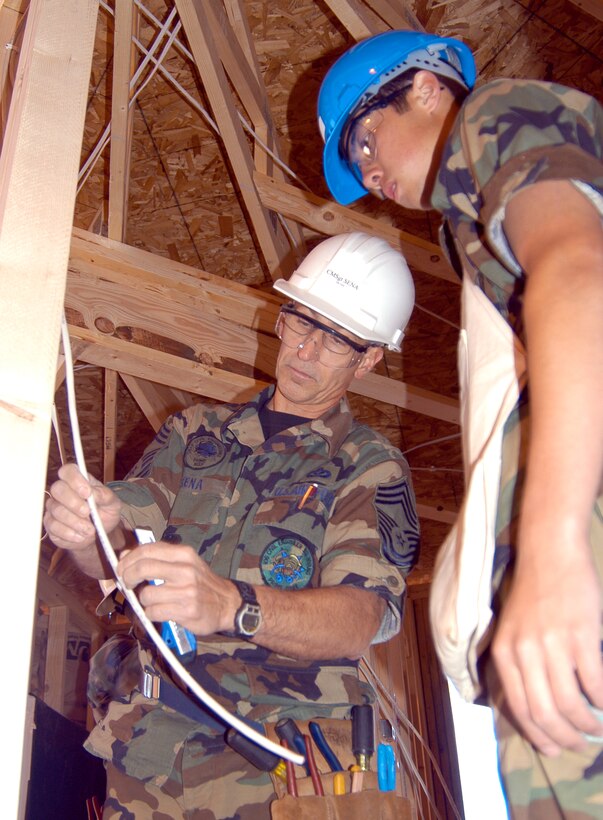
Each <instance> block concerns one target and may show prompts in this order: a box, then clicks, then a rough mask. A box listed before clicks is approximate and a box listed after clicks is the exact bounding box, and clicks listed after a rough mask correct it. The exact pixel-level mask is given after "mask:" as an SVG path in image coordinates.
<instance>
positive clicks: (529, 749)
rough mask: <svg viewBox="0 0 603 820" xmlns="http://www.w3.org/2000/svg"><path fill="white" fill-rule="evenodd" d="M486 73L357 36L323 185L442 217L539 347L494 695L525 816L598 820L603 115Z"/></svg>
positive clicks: (515, 483) (589, 101) (464, 260)
mask: <svg viewBox="0 0 603 820" xmlns="http://www.w3.org/2000/svg"><path fill="white" fill-rule="evenodd" d="M474 81H475V65H474V61H473V57H472V54H471V52H470V50H469V49H468V48H467V46H465V45H464V44H463V43H462V42H460V41H458V40H455V39H453V38H441V37H438V36H435V35H432V34H426V33H425V34H424V33H418V32H408V31H407V32H395V31H390V32H387V33H385V34H383V35H378V36H376V37H374V38H369V39H368V40H366V41H364V42H362V43H360V44H358V45H357V46H355V47H353V48H352V49H351V50H349V51H348V52H346V54H344V55H343V56H342V57H341V58H339V60H338V61H337V62H336V63H335V64H334V66H333V67H332V68H331V70H330V71H329V73H328V75H327V76H326V78H325V81H324V82H323V86H322V88H321V91H320V98H319V106H318V108H319V124H320V127H321V131H322V134H323V137H324V139H325V154H324V168H325V176H326V179H327V182H328V183H329V186H330V188H331V191H332V192H333V194H334V196H335V197H336V198H337V199H338V200H339V201H340V202H342V203H343V204H349V203H351V202H353V201H354V200H355V199H358V198H359V197H360V196H363V195H364V194H366V193H367V192H372V193H375V194H377V195H378V196H380V197H381V198H388V199H392V200H393V201H395V202H396V203H398V204H399V205H401V206H402V207H406V208H419V209H429V208H435V209H437V210H439V211H440V212H441V213H442V214H443V216H444V220H445V221H444V223H443V229H442V234H441V241H442V244H443V246H444V248H446V250H447V251H448V253H449V257H450V259H451V262H452V264H453V265H454V266H455V268H456V269H457V271H458V273H459V276H463V277H465V280H466V281H468V282H471V283H474V284H476V285H477V286H478V287H479V288H480V289H481V290H482V291H483V292H484V293H485V294H486V295H487V297H488V298H489V299H490V300H491V302H492V303H493V304H494V305H495V306H496V308H497V310H498V311H499V312H500V314H501V315H502V316H503V317H504V319H505V320H506V321H507V322H508V324H509V325H510V326H511V328H512V330H513V332H514V333H515V334H516V337H517V338H518V339H520V340H521V342H522V343H523V345H524V346H525V349H526V350H527V376H528V384H529V392H530V400H529V401H528V392H527V389H526V390H525V391H524V392H523V393H522V395H520V398H519V400H518V402H517V404H516V407H515V410H514V411H513V412H512V413H511V416H510V417H509V418H508V420H507V423H506V427H505V430H504V433H505V435H504V439H503V444H502V476H501V479H500V491H499V495H498V515H497V521H496V528H495V529H496V533H495V535H496V553H495V560H494V571H493V582H494V586H495V589H496V594H495V596H494V609H495V611H496V612H497V614H498V620H497V626H496V631H495V636H494V640H493V644H492V658H493V661H494V666H495V668H496V672H497V674H495V673H494V670H493V669H492V665H491V664H490V663H489V662H487V663H486V667H487V669H488V675H489V676H490V678H491V679H494V683H492V680H491V686H490V694H491V696H492V697H493V698H496V699H497V700H498V701H499V702H498V706H499V707H500V712H499V715H498V738H499V747H500V757H501V764H502V769H503V774H504V779H505V785H506V789H507V793H508V796H509V799H510V803H511V806H510V809H511V812H512V814H513V817H515V818H526V817H530V818H532V817H533V818H545V817H546V818H547V820H552V818H556V817H566V818H575V820H578V819H579V818H580V820H582V818H586V817H597V818H600V817H601V816H603V746H602V745H601V741H602V738H603V725H602V724H601V722H600V721H599V720H598V719H597V708H598V709H601V708H603V663H602V660H601V644H600V640H601V600H602V594H601V578H602V564H603V514H602V501H603V497H602V495H601V493H602V485H601V481H602V476H603V417H602V413H603V397H602V392H601V391H602V385H603V354H602V351H603V231H602V227H601V215H602V214H603V164H602V161H601V160H602V132H603V113H602V110H601V106H600V105H599V104H598V103H597V102H596V101H595V100H594V99H593V98H591V97H589V96H587V95H586V94H583V93H581V92H579V91H576V90H572V89H569V88H565V87H562V86H560V85H556V84H553V83H545V82H536V81H530V80H498V81H495V82H490V83H488V84H486V85H484V86H483V87H482V88H480V89H478V90H474V91H472V92H471V89H472V87H473V85H474ZM478 343H479V340H478ZM528 418H529V436H528ZM496 679H498V680H496ZM499 683H500V684H502V691H503V694H504V701H503V702H502V703H501V702H500V695H499V694H498V693H497V687H498V684H499ZM517 730H519V732H518V731H517Z"/></svg>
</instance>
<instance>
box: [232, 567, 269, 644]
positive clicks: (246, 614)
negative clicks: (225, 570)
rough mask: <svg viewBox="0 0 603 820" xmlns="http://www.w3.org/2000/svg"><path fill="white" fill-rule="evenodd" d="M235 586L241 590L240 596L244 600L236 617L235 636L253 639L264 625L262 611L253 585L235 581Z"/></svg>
mask: <svg viewBox="0 0 603 820" xmlns="http://www.w3.org/2000/svg"><path fill="white" fill-rule="evenodd" d="M233 584H234V585H235V586H236V588H237V589H238V590H239V594H240V596H241V598H242V599H243V600H242V603H241V606H240V607H239V608H238V609H237V612H236V614H235V617H234V634H235V635H236V636H237V638H245V639H246V640H247V639H249V638H253V636H254V635H255V633H256V632H257V631H258V629H259V628H260V626H261V624H262V610H261V609H260V605H259V604H258V599H257V597H256V594H255V590H254V588H253V587H252V586H251V584H246V583H245V581H234V580H233Z"/></svg>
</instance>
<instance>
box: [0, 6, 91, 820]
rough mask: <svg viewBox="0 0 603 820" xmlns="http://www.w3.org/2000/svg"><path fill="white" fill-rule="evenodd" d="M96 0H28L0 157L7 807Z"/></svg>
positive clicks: (20, 743) (15, 762) (0, 695)
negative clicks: (7, 564) (7, 631)
mask: <svg viewBox="0 0 603 820" xmlns="http://www.w3.org/2000/svg"><path fill="white" fill-rule="evenodd" d="M97 13H98V0H32V2H31V4H30V6H29V10H28V16H27V23H26V28H25V33H24V38H23V46H22V49H21V54H20V60H19V65H18V69H17V77H16V82H15V87H14V91H13V95H12V100H11V107H10V110H9V115H8V121H7V126H6V133H5V139H4V142H3V146H2V155H1V156H0V304H2V305H3V306H4V310H3V311H2V323H0V337H1V342H2V344H1V347H2V350H3V355H2V357H0V385H1V388H0V439H1V442H2V461H3V465H4V470H3V471H2V474H1V476H0V498H2V505H3V509H4V511H5V515H4V516H3V521H2V524H3V540H4V543H5V544H6V545H8V549H9V550H10V554H7V560H9V561H10V579H7V580H8V581H9V582H10V584H11V588H12V593H11V594H6V595H3V596H2V597H1V599H0V622H1V623H2V624H4V625H5V626H10V628H11V636H12V637H11V641H10V644H9V645H8V646H7V652H9V653H10V661H9V662H8V667H9V668H10V674H4V675H2V676H0V700H1V701H2V702H3V703H6V704H9V705H10V708H9V709H7V710H6V715H5V721H4V722H3V741H4V745H5V747H6V748H8V749H10V750H11V753H10V754H9V755H5V758H4V764H3V766H4V768H3V782H4V784H5V785H4V788H3V793H2V813H3V815H4V816H5V817H17V816H18V805H19V798H20V785H21V784H20V780H21V768H22V756H23V750H24V728H25V722H26V720H25V715H26V704H27V691H28V684H29V666H30V657H31V635H32V629H33V620H34V611H35V605H36V578H37V570H38V557H39V544H40V537H41V519H42V507H43V499H44V485H45V480H46V465H47V454H48V441H49V434H50V411H51V407H52V400H53V394H54V380H55V369H56V363H57V354H58V348H59V334H60V319H61V312H62V308H63V301H64V293H65V281H66V275H67V261H68V256H69V244H70V238H71V228H72V223H73V210H74V204H75V193H76V182H77V172H78V164H79V157H80V151H81V144H82V135H83V126H84V116H85V109H86V98H87V92H88V85H89V78H90V66H91V63H92V51H93V43H94V32H95V28H96V18H97Z"/></svg>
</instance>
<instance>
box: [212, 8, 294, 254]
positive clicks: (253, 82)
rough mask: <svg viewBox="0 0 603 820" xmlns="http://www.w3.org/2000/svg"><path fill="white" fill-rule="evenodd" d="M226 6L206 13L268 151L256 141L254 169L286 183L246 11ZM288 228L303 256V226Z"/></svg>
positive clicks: (242, 99) (276, 136)
mask: <svg viewBox="0 0 603 820" xmlns="http://www.w3.org/2000/svg"><path fill="white" fill-rule="evenodd" d="M225 6H226V9H225V8H224V5H222V4H220V5H219V6H218V7H216V4H215V3H209V4H208V6H207V9H208V13H209V15H210V17H213V18H214V28H213V31H214V35H215V40H216V46H217V48H218V51H219V53H220V59H221V60H222V64H223V65H224V68H225V70H226V73H227V74H228V76H229V78H230V82H231V85H232V87H233V88H234V89H235V90H236V93H237V96H238V97H239V99H240V100H241V102H242V104H243V106H244V107H245V109H246V111H247V113H248V114H249V117H250V119H251V123H252V126H253V130H254V133H255V134H256V135H257V136H258V137H259V139H260V140H261V141H262V143H263V144H264V145H265V146H266V148H267V149H268V151H266V150H265V149H264V148H263V147H262V146H261V145H258V142H257V141H254V147H253V156H254V164H255V168H256V169H257V170H258V171H260V172H262V173H265V174H268V175H269V176H270V175H274V176H275V177H276V178H277V179H284V178H285V174H284V172H283V170H282V169H281V167H280V166H279V165H278V163H274V162H273V159H272V157H271V156H270V153H269V151H271V152H272V153H273V154H274V155H275V157H277V158H280V157H281V151H280V149H279V142H278V135H277V132H276V128H275V126H274V122H273V120H272V114H271V111H270V101H269V99H268V94H267V92H266V86H265V85H264V78H263V76H262V72H261V69H260V64H259V61H258V59H257V55H256V52H255V44H254V40H253V36H252V34H251V31H250V29H249V24H248V22H247V15H246V12H245V9H243V8H242V7H241V3H240V2H239V0H228V2H227V3H226V4H225ZM227 14H228V17H227ZM287 228H288V230H289V231H290V232H291V233H293V234H294V241H295V245H296V247H297V248H298V249H301V252H303V251H304V248H305V240H304V236H303V233H302V230H301V227H300V225H299V224H298V223H296V222H294V223H293V224H289V225H288V226H287Z"/></svg>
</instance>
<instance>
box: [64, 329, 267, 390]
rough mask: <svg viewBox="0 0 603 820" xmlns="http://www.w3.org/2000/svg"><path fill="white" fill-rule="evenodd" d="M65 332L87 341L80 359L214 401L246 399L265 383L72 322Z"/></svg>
mask: <svg viewBox="0 0 603 820" xmlns="http://www.w3.org/2000/svg"><path fill="white" fill-rule="evenodd" d="M69 335H70V336H71V338H74V339H79V340H80V341H86V342H88V345H87V346H86V347H85V348H84V350H83V351H82V353H81V354H80V359H79V360H80V361H83V362H87V363H88V364H95V365H97V366H99V367H109V368H112V369H114V370H118V371H119V372H120V373H122V372H123V373H124V374H129V375H131V376H137V377H138V378H141V379H147V380H148V381H158V382H160V383H161V384H165V385H168V386H169V387H174V388H177V389H183V390H188V392H189V393H194V394H195V395H198V396H207V397H208V398H212V399H217V400H218V401H235V402H243V401H248V400H249V399H250V398H251V397H252V396H254V395H255V393H256V392H257V391H258V390H261V389H262V387H265V386H266V384H267V383H268V382H262V381H259V380H256V379H252V378H250V377H249V376H239V375H237V374H235V373H230V372H229V371H227V370H221V369H220V368H218V367H213V366H212V367H208V366H206V365H203V364H200V363H199V362H193V361H190V360H188V359H182V358H180V356H174V355H173V354H171V353H163V352H162V351H159V350H155V349H153V348H150V347H143V346H142V345H137V344H133V343H132V342H124V341H123V340H122V339H114V338H113V337H112V336H103V335H102V334H100V333H95V332H92V331H90V330H86V329H85V328H81V327H74V326H73V325H70V326H69Z"/></svg>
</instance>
